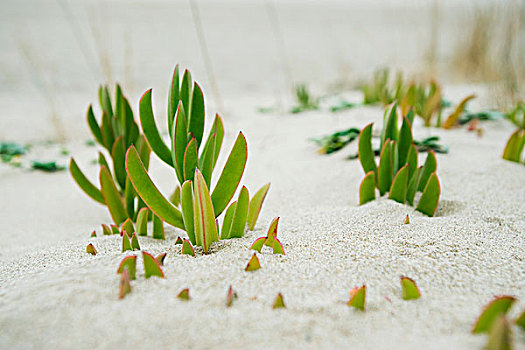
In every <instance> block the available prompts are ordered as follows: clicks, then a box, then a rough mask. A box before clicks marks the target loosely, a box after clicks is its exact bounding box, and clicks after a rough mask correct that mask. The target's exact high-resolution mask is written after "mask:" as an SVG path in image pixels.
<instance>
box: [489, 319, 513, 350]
mask: <svg viewBox="0 0 525 350" xmlns="http://www.w3.org/2000/svg"><path fill="white" fill-rule="evenodd" d="M484 349H485V350H512V349H514V347H513V345H512V330H511V328H510V325H509V321H508V320H507V318H506V317H505V316H499V317H498V318H497V319H496V320H495V321H494V323H493V324H492V326H491V327H490V332H489V338H488V341H487V345H485V348H484Z"/></svg>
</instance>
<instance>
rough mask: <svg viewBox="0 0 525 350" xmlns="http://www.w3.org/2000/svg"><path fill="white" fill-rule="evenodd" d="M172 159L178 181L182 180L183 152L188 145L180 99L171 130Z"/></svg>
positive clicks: (181, 181)
mask: <svg viewBox="0 0 525 350" xmlns="http://www.w3.org/2000/svg"><path fill="white" fill-rule="evenodd" d="M172 134H173V135H174V136H173V139H172V160H173V164H174V168H175V172H176V174H177V178H178V179H179V183H183V182H184V153H185V152H186V149H187V148H186V147H187V146H188V131H187V125H186V116H185V115H184V106H183V105H182V101H181V102H179V106H178V107H177V113H176V114H175V126H174V130H173V132H172Z"/></svg>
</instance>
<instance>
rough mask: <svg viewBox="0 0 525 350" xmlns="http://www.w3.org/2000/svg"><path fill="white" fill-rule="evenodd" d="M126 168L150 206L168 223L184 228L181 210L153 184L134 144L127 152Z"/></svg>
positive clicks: (133, 182)
mask: <svg viewBox="0 0 525 350" xmlns="http://www.w3.org/2000/svg"><path fill="white" fill-rule="evenodd" d="M126 169H127V172H128V176H129V178H130V179H131V182H132V184H133V187H134V188H135V191H136V192H137V193H138V194H139V195H140V197H141V198H142V200H143V201H144V202H145V203H146V205H147V206H148V208H150V210H152V211H153V212H154V213H155V214H156V215H158V216H159V217H160V218H162V219H163V220H164V221H166V222H167V223H168V224H170V225H172V226H175V227H178V228H180V229H183V230H184V222H183V220H182V214H181V212H180V211H179V210H178V209H177V208H176V207H175V206H174V205H173V204H171V203H170V202H169V201H168V200H167V199H166V198H165V197H164V196H163V195H162V194H161V193H160V192H159V190H158V189H157V187H156V186H155V184H153V181H151V179H150V177H149V175H148V173H147V172H146V169H145V168H144V165H143V164H142V161H141V160H140V158H139V155H138V153H137V151H136V149H135V147H133V146H131V147H130V148H129V149H128V152H127V153H126Z"/></svg>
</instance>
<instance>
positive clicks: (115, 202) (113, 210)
mask: <svg viewBox="0 0 525 350" xmlns="http://www.w3.org/2000/svg"><path fill="white" fill-rule="evenodd" d="M99 180H100V187H101V192H102V195H103V196H104V202H106V205H107V206H108V209H109V213H110V214H111V217H112V218H113V221H114V222H115V224H117V225H120V224H121V223H122V222H123V221H124V220H126V219H127V218H128V213H127V211H126V208H124V204H123V203H122V199H121V198H120V194H119V192H118V191H117V187H116V186H115V183H114V182H113V178H112V177H111V174H110V173H109V171H108V169H107V168H106V167H101V168H100V174H99Z"/></svg>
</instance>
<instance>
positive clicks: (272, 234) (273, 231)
mask: <svg viewBox="0 0 525 350" xmlns="http://www.w3.org/2000/svg"><path fill="white" fill-rule="evenodd" d="M278 227H279V217H276V218H275V219H273V220H272V222H271V223H270V227H269V228H268V232H267V233H266V241H265V242H264V245H266V246H268V247H272V248H273V240H274V238H277V229H278Z"/></svg>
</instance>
